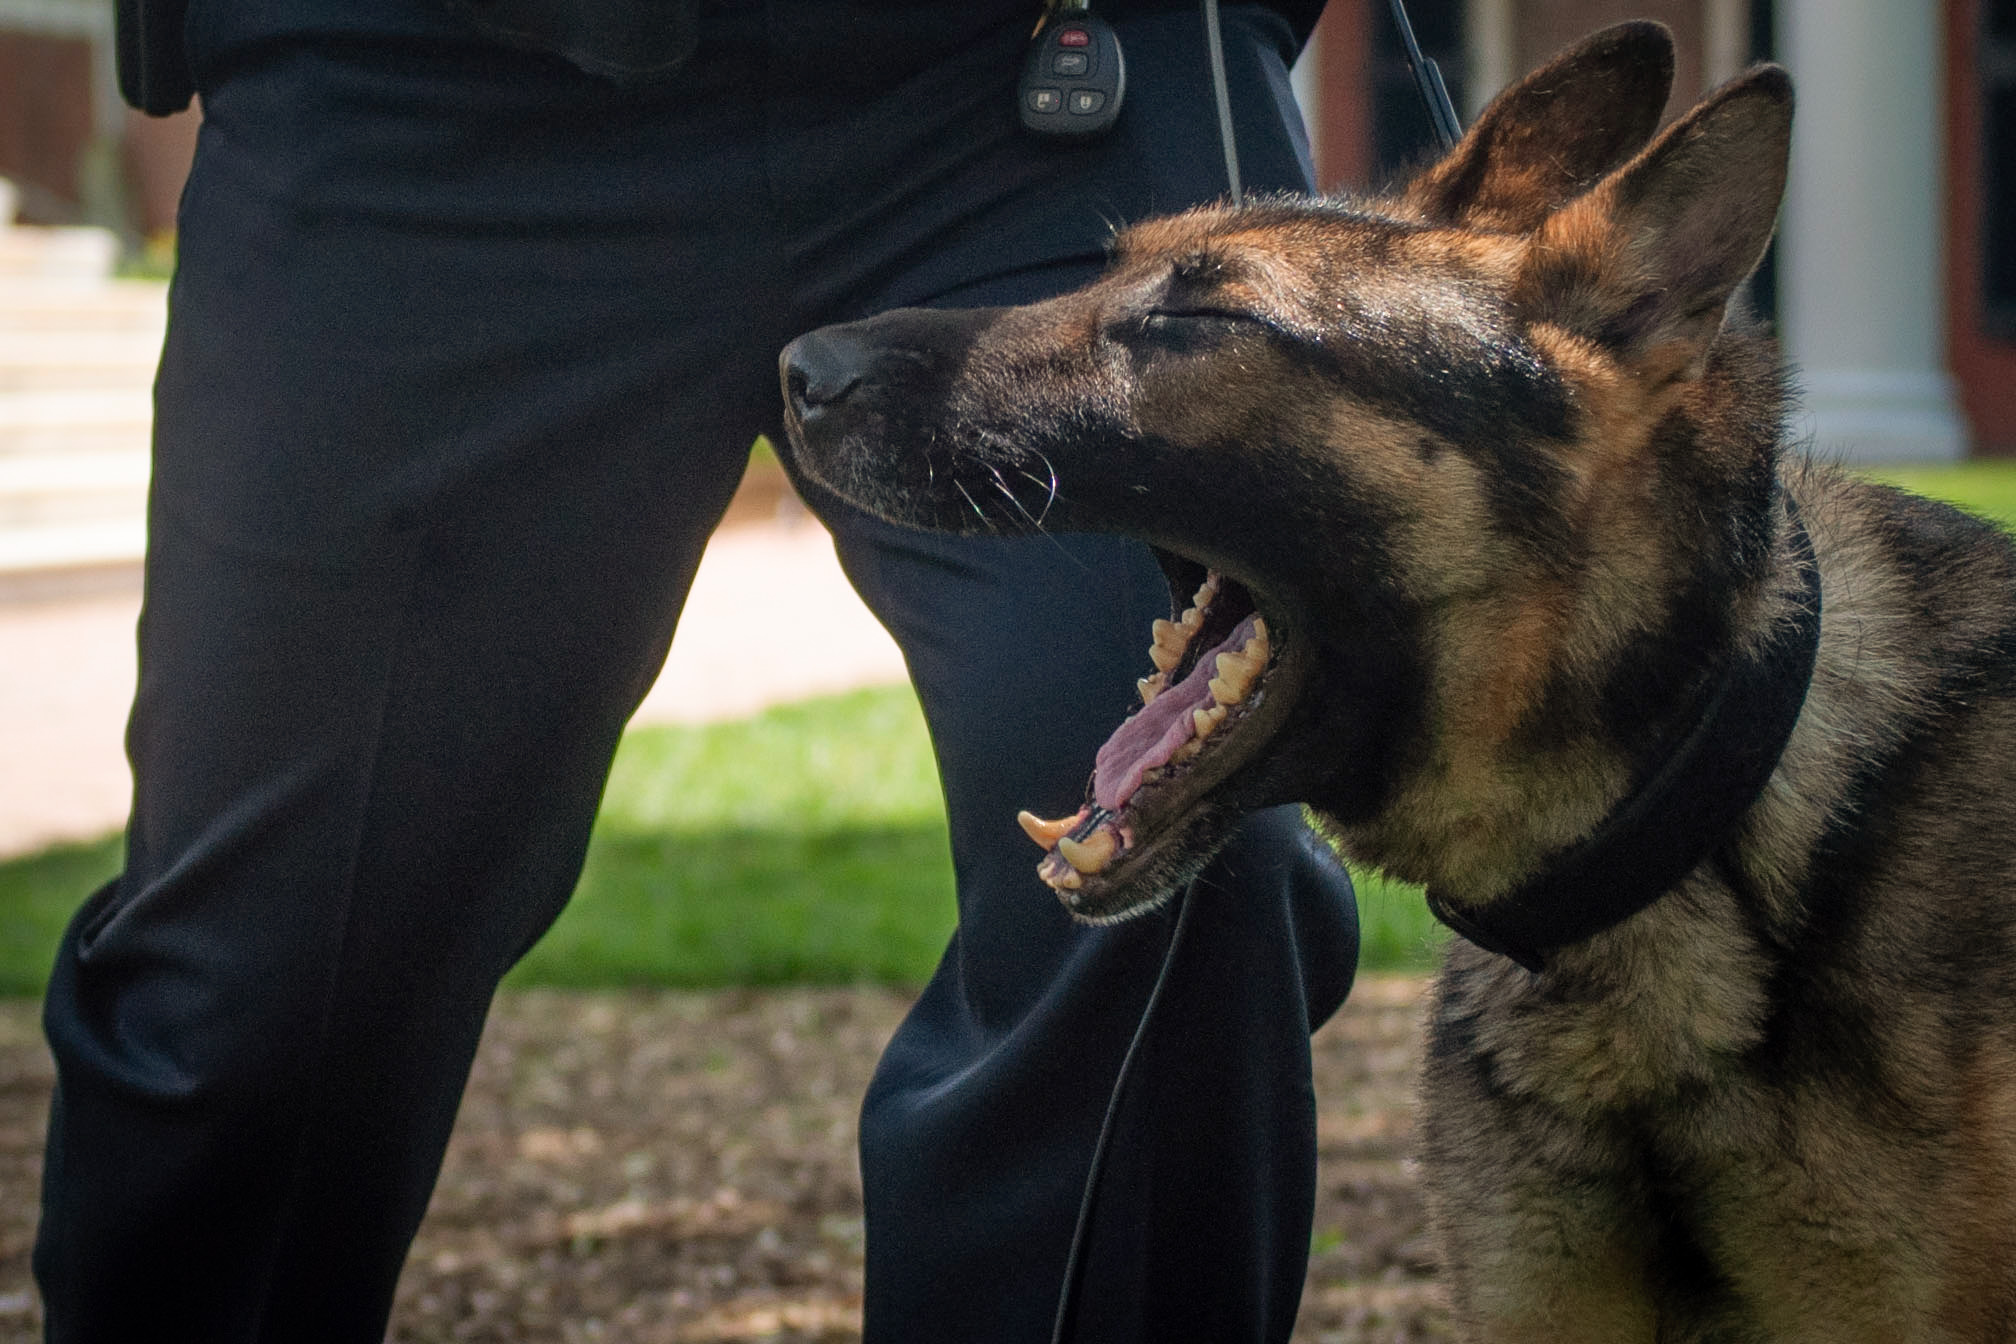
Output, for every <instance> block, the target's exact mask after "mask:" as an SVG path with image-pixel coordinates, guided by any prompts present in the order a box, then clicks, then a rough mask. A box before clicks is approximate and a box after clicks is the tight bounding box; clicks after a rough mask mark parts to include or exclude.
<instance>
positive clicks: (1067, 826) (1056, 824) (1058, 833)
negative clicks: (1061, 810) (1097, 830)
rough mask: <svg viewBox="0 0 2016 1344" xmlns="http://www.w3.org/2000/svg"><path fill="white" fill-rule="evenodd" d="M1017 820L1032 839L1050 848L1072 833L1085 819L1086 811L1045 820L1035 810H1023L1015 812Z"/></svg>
mask: <svg viewBox="0 0 2016 1344" xmlns="http://www.w3.org/2000/svg"><path fill="white" fill-rule="evenodd" d="M1015 820H1016V821H1017V822H1019V823H1021V826H1022V830H1023V833H1024V834H1026V835H1027V836H1028V837H1029V838H1030V839H1031V840H1034V841H1035V842H1036V843H1037V844H1039V845H1041V846H1043V848H1045V849H1049V848H1050V847H1051V846H1052V845H1055V844H1056V843H1057V842H1058V841H1059V840H1062V839H1063V838H1064V837H1065V836H1067V835H1069V834H1071V832H1072V830H1073V829H1074V828H1075V827H1076V826H1077V825H1078V823H1079V822H1081V821H1083V820H1085V813H1084V811H1083V810H1082V809H1081V810H1080V811H1079V812H1078V814H1077V815H1076V816H1072V817H1059V818H1058V819H1057V820H1056V821H1045V820H1043V818H1041V817H1039V816H1037V815H1036V814H1035V813H1034V812H1028V811H1023V812H1017V813H1016V814H1015Z"/></svg>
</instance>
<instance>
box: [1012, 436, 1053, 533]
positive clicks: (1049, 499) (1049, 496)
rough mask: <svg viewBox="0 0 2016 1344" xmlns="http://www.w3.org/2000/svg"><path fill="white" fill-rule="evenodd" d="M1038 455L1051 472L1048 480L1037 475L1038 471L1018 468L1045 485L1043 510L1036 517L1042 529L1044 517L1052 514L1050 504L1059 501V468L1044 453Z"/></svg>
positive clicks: (1037, 524)
mask: <svg viewBox="0 0 2016 1344" xmlns="http://www.w3.org/2000/svg"><path fill="white" fill-rule="evenodd" d="M1036 456H1037V458H1038V459H1040V460H1041V461H1042V463H1043V469H1044V470H1045V471H1047V472H1049V473H1050V477H1049V479H1048V480H1045V479H1044V478H1043V477H1041V476H1038V475H1036V473H1034V472H1032V471H1028V470H1025V469H1022V468H1017V470H1018V471H1021V473H1022V475H1023V476H1024V477H1026V478H1027V479H1029V480H1031V481H1034V482H1035V483H1036V484H1038V485H1040V486H1042V487H1043V490H1044V494H1043V512H1042V514H1041V515H1040V516H1038V517H1037V519H1036V526H1037V528H1038V529H1041V528H1042V526H1043V519H1045V518H1048V517H1049V516H1050V506H1051V505H1053V504H1055V503H1056V502H1057V468H1056V467H1055V466H1053V465H1052V464H1051V462H1050V459H1049V458H1047V457H1044V456H1043V454H1041V453H1038V454H1036Z"/></svg>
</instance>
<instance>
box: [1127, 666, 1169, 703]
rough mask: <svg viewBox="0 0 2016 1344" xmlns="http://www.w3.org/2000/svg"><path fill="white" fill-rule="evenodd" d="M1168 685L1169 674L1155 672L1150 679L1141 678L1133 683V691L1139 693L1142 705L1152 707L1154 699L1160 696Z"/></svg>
mask: <svg viewBox="0 0 2016 1344" xmlns="http://www.w3.org/2000/svg"><path fill="white" fill-rule="evenodd" d="M1168 684H1169V674H1168V673H1166V672H1157V673H1156V674H1155V675H1154V676H1152V677H1143V678H1141V680H1139V681H1137V682H1135V683H1134V689H1135V690H1137V691H1139V692H1141V703H1142V704H1144V705H1152V704H1154V703H1155V697H1156V696H1158V695H1160V694H1162V690H1163V688H1164V687H1165V686H1167V685H1168Z"/></svg>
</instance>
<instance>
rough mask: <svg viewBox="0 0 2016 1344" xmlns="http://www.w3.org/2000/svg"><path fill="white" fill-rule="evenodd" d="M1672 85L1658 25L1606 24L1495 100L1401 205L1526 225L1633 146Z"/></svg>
mask: <svg viewBox="0 0 2016 1344" xmlns="http://www.w3.org/2000/svg"><path fill="white" fill-rule="evenodd" d="M1672 87H1673V35H1672V34H1671V33H1669V32H1667V31H1666V27H1665V25H1664V24H1659V23H1651V22H1637V23H1620V24H1617V25H1616V26H1615V27H1611V28H1605V29H1603V30H1602V31H1601V32H1598V33H1596V34H1594V35H1592V36H1590V37H1588V38H1585V39H1584V40H1583V41H1582V42H1580V43H1579V44H1577V45H1576V46H1573V47H1570V48H1569V49H1568V50H1566V51H1564V52H1562V53H1561V54H1560V55H1559V56H1556V57H1555V58H1554V59H1553V60H1551V61H1549V62H1548V63H1547V64H1546V65H1543V66H1541V67H1540V68H1539V69H1538V70H1536V71H1534V72H1533V73H1532V74H1530V75H1528V76H1526V78H1524V79H1522V80H1520V81H1519V82H1518V83H1517V84H1513V85H1510V86H1509V87H1507V88H1506V89H1505V90H1504V91H1503V92H1502V93H1500V94H1499V95H1498V96H1497V97H1496V98H1494V99H1492V100H1491V105H1490V106H1489V107H1487V108H1485V109H1484V111H1483V112H1482V113H1481V114H1480V115H1479V116H1478V118H1477V123H1476V125H1474V126H1472V127H1471V128H1470V131H1469V133H1468V134H1466V135H1465V136H1464V137H1463V138H1462V140H1460V141H1458V142H1457V144H1456V147H1455V148H1454V149H1452V150H1450V151H1449V154H1448V156H1447V157H1446V158H1444V159H1443V160H1442V161H1441V162H1440V163H1437V164H1435V165H1434V166H1433V167H1431V168H1429V169H1428V170H1427V171H1426V172H1424V173H1423V174H1422V175H1421V176H1420V177H1419V178H1417V179H1416V180H1415V181H1414V183H1413V184H1412V185H1411V186H1409V187H1408V189H1407V192H1406V196H1405V198H1404V200H1405V203H1406V205H1407V206H1408V207H1409V208H1410V209H1411V210H1412V211H1413V212H1414V213H1416V214H1418V215H1419V216H1421V217H1422V218H1424V219H1426V220H1428V221H1429V222H1430V223H1435V224H1461V225H1466V226H1469V227H1472V228H1482V229H1497V230H1502V231H1505V232H1510V233H1524V232H1526V231H1527V230H1529V229H1531V228H1534V227H1535V226H1537V225H1538V224H1539V223H1540V221H1541V220H1543V219H1545V218H1546V217H1547V215H1548V213H1549V212H1551V211H1553V210H1554V209H1555V208H1557V207H1558V206H1560V205H1562V204H1564V203H1565V202H1567V201H1568V200H1570V199H1572V198H1573V197H1575V196H1578V195H1580V194H1581V193H1582V192H1584V191H1586V190H1587V189H1588V188H1590V187H1591V186H1594V185H1595V184H1596V182H1597V181H1599V180H1600V179H1601V178H1602V176H1603V174H1605V173H1607V172H1609V171H1610V170H1611V169H1613V168H1615V167H1616V166H1617V165H1618V164H1620V163H1622V162H1624V160H1626V159H1628V158H1630V157H1631V155H1633V154H1635V153H1637V152H1638V150H1639V149H1640V148H1641V147H1642V146H1643V145H1644V144H1645V142H1646V141H1647V140H1649V139H1651V138H1652V132H1653V131H1654V130H1656V129H1657V128H1658V126H1659V116H1660V113H1662V112H1663V111H1665V108H1666V96H1667V94H1668V92H1669V91H1670V90H1671V89H1672Z"/></svg>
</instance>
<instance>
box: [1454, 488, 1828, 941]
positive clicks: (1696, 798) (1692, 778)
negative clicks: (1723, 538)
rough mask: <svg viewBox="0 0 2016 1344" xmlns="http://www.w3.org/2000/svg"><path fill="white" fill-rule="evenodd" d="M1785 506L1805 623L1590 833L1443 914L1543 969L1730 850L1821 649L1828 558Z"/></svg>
mask: <svg viewBox="0 0 2016 1344" xmlns="http://www.w3.org/2000/svg"><path fill="white" fill-rule="evenodd" d="M1785 512H1786V517H1787V519H1788V520H1789V521H1790V522H1791V525H1792V545H1793V548H1794V550H1795V551H1796V552H1797V554H1798V557H1799V567H1800V576H1801V578H1802V579H1803V580H1804V593H1803V595H1802V599H1803V600H1802V601H1801V602H1800V603H1799V605H1798V610H1797V619H1796V620H1794V621H1793V622H1791V623H1790V624H1788V625H1786V626H1785V627H1783V628H1782V629H1781V630H1779V631H1778V633H1777V634H1776V635H1775V636H1774V637H1773V639H1772V640H1771V643H1770V644H1769V645H1768V646H1767V647H1766V648H1765V649H1764V650H1763V652H1761V653H1760V654H1759V655H1758V656H1757V657H1755V658H1747V659H1744V660H1742V661H1741V662H1739V663H1737V664H1736V665H1735V666H1734V667H1732V668H1730V669H1729V671H1728V672H1727V673H1726V674H1724V676H1723V677H1722V679H1721V680H1720V682H1718V683H1717V684H1716V686H1715V688H1714V690H1713V691H1712V692H1710V693H1709V696H1708V698H1707V701H1706V703H1705V704H1704V705H1703V707H1702V710H1701V713H1700V714H1699V716H1698V717H1697V718H1696V719H1695V721H1694V726H1693V727H1692V728H1691V729H1689V730H1688V733H1687V736H1686V737H1685V738H1684V739H1682V741H1681V743H1680V745H1679V747H1678V748H1677V749H1675V750H1674V752H1673V753H1672V754H1671V755H1670V756H1668V757H1667V758H1666V760H1665V761H1664V763H1662V764H1661V765H1660V766H1659V768H1658V769H1657V770H1656V771H1654V772H1653V774H1652V775H1651V777H1650V778H1649V779H1647V780H1646V781H1645V782H1644V783H1643V784H1642V785H1641V786H1639V787H1638V788H1637V789H1636V790H1634V791H1633V792H1632V793H1631V795H1630V796H1629V797H1627V798H1625V800H1624V801H1623V802H1622V803H1620V804H1618V806H1617V807H1616V809H1615V810H1614V811H1612V812H1611V813H1610V815H1609V816H1607V817H1605V818H1604V819H1603V821H1602V822H1601V823H1600V824H1598V826H1597V827H1596V829H1595V830H1594V831H1593V832H1592V833H1591V834H1590V835H1589V837H1588V838H1587V839H1585V840H1582V841H1581V842H1579V843H1578V844H1576V845H1573V846H1571V847H1570V848H1569V849H1567V850H1565V851H1562V852H1561V853H1559V854H1557V855H1555V856H1554V857H1553V858H1552V859H1550V860H1549V861H1548V863H1547V865H1546V866H1545V867H1544V868H1543V869H1542V870H1541V871H1540V873H1538V874H1537V875H1536V876H1534V877H1532V878H1530V879H1528V880H1527V881H1526V882H1524V883H1523V884H1521V885H1520V886H1519V887H1517V888H1515V889H1514V890H1513V891H1512V892H1511V893H1510V894H1508V895H1506V896H1502V897H1500V898H1499V899H1497V900H1494V901H1492V902H1490V903H1489V904H1487V905H1485V906H1484V907H1482V908H1481V909H1476V910H1471V911H1468V912H1466V911H1464V910H1462V909H1459V908H1458V907H1457V906H1456V905H1455V904H1454V903H1452V902H1451V901H1450V900H1449V898H1448V895H1447V893H1445V892H1441V891H1433V890H1431V891H1430V892H1429V893H1428V908H1429V910H1430V911H1432V912H1433V913H1434V915H1435V917H1436V918H1437V919H1439V920H1441V921H1442V922H1443V923H1444V924H1447V925H1448V926H1449V927H1450V928H1452V929H1454V930H1455V931H1456V932H1457V933H1460V934H1462V935H1463V936H1464V937H1465V938H1467V939H1469V940H1470V941H1471V942H1473V943H1475V944H1477V946H1479V947H1481V948H1483V949H1484V950H1485V951H1487V952H1496V953H1498V954H1499V955H1500V956H1504V957H1510V958H1511V959H1512V960H1513V961H1516V962H1518V963H1519V964H1520V965H1521V966H1524V967H1525V968H1526V969H1527V970H1529V971H1531V972H1533V973H1534V974H1536V975H1537V974H1539V973H1540V972H1541V971H1543V970H1545V969H1546V965H1547V959H1546V953H1547V952H1549V951H1551V950H1554V949H1557V948H1562V947H1568V946H1571V945H1572V944H1575V943H1579V942H1582V941H1584V940H1586V939H1589V938H1593V937H1594V936H1596V935H1597V934H1599V933H1602V932H1603V931H1605V930H1606V929H1612V928H1615V927H1616V926H1617V925H1619V924H1622V923H1623V922H1624V921H1625V920H1627V919H1629V918H1631V916H1633V915H1635V914H1637V913H1638V912H1639V911H1641V910H1644V909H1646V908H1647V907H1649V906H1650V905H1652V904H1653V902H1655V901H1657V900H1658V899H1659V898H1660V897H1661V896H1663V895H1665V894H1666V893H1667V892H1668V891H1670V890H1672V889H1673V888H1674V887H1675V886H1677V885H1678V884H1679V883H1680V881H1681V879H1683V878H1685V877H1686V876H1687V874H1688V873H1690V872H1692V871H1693V870H1694V869H1695V868H1696V867H1697V866H1698V865H1699V864H1700V863H1701V862H1702V860H1703V858H1704V857H1705V856H1707V855H1710V854H1712V853H1714V852H1715V851H1716V850H1717V849H1719V848H1720V847H1721V846H1722V843H1723V841H1724V840H1725V839H1726V838H1727V837H1728V836H1729V834H1730V832H1732V831H1733V830H1734V829H1735V828H1736V825H1737V823H1738V822H1740V821H1741V820H1742V819H1743V816H1744V814H1745V813H1747V812H1748V811H1749V810H1750V808H1751V806H1752V805H1753V804H1755V803H1756V801H1757V799H1758V797H1759V795H1761V794H1762V793H1763V792H1764V788H1765V786H1766V785H1767V784H1769V783H1770V781H1771V775H1772V772H1773V771H1775V770H1776V769H1777V768H1778V761H1779V758H1780V757H1781V756H1783V755H1784V753H1785V746H1786V744H1787V743H1788V742H1790V741H1791V740H1792V729H1793V726H1794V725H1795V724H1797V723H1798V721H1799V713H1800V710H1801V709H1802V708H1803V707H1804V706H1805V703H1806V691H1807V688H1808V687H1809V686H1810V685H1811V684H1812V680H1813V665H1814V662H1815V660H1816V659H1817V658H1818V656H1819V649H1820V565H1819V562H1818V560H1817V559H1816V558H1815V556H1814V554H1813V539H1812V537H1811V536H1809V535H1808V534H1807V532H1806V528H1805V525H1804V524H1803V523H1801V522H1800V520H1799V506H1798V504H1797V503H1796V502H1795V501H1794V500H1793V498H1792V496H1791V495H1789V494H1788V495H1786V496H1785Z"/></svg>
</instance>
